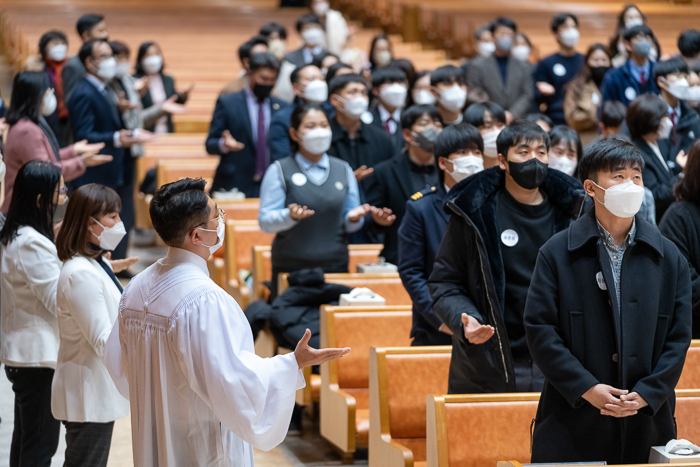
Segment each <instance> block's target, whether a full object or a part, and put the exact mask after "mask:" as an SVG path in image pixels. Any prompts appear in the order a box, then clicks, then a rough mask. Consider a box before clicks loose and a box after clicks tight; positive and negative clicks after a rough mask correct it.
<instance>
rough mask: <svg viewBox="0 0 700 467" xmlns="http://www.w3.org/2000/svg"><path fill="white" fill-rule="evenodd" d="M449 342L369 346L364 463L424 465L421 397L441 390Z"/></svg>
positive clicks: (443, 389)
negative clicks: (366, 451)
mask: <svg viewBox="0 0 700 467" xmlns="http://www.w3.org/2000/svg"><path fill="white" fill-rule="evenodd" d="M451 355H452V346H433V347H394V348H375V347H372V348H371V349H370V359H369V362H370V370H369V398H370V399H369V407H370V409H369V416H370V423H369V465H370V467H412V466H414V465H415V466H419V465H421V466H422V465H425V462H426V457H427V452H426V418H425V413H426V405H425V401H426V397H427V396H428V395H429V394H435V393H438V394H445V393H446V392H447V380H448V375H449V368H450V358H451Z"/></svg>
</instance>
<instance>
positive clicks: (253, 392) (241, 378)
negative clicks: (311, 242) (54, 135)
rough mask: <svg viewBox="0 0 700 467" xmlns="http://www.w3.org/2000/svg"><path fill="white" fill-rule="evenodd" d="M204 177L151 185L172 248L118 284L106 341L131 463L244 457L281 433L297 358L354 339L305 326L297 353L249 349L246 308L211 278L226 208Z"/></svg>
mask: <svg viewBox="0 0 700 467" xmlns="http://www.w3.org/2000/svg"><path fill="white" fill-rule="evenodd" d="M204 185H205V182H204V180H201V179H198V180H193V179H184V180H180V181H178V182H175V183H171V184H168V185H165V186H163V187H161V188H160V189H159V190H158V191H157V192H156V194H155V195H154V197H153V200H152V201H151V205H150V214H151V219H152V221H153V226H154V228H155V230H156V232H157V233H158V234H159V235H160V237H161V238H162V239H163V241H164V242H165V243H166V244H167V245H169V246H170V249H169V251H168V254H167V256H166V257H165V258H162V259H160V260H159V261H158V262H156V263H155V264H153V265H152V266H151V267H149V268H148V269H146V270H145V271H144V272H142V273H141V274H139V275H137V276H136V277H135V278H134V279H132V281H131V282H130V283H129V285H128V286H127V287H126V289H125V290H124V294H123V296H122V300H121V303H120V306H119V317H118V322H117V323H116V324H115V326H114V328H113V330H112V334H111V335H110V337H109V340H108V342H107V346H106V348H105V353H104V361H105V364H106V366H107V368H108V370H109V372H110V374H111V376H112V378H113V379H114V381H115V383H116V385H117V388H118V389H119V391H120V392H121V394H122V395H123V396H124V397H126V398H128V399H129V400H130V404H131V428H132V441H133V451H134V466H135V467H157V466H159V467H165V466H168V467H179V466H182V467H185V466H186V467H194V466H202V467H203V466H220V467H228V466H236V467H251V466H252V465H253V449H252V446H255V447H257V448H259V449H263V450H270V449H272V448H273V447H275V446H276V445H278V444H279V443H281V442H282V440H284V437H285V435H286V433H287V429H288V427H289V422H290V419H291V414H292V408H293V407H294V396H295V392H296V390H297V389H300V388H302V387H303V386H304V378H303V375H302V372H301V368H304V367H306V366H311V365H318V364H320V363H322V362H325V361H328V360H331V359H335V358H340V357H341V356H343V355H345V354H346V353H347V352H349V350H350V349H324V350H316V349H312V348H311V347H309V346H308V340H309V338H310V336H311V333H310V332H309V331H308V330H307V332H306V334H305V335H304V337H303V338H302V340H301V341H300V342H299V344H298V345H297V348H296V350H295V352H294V353H291V354H287V355H281V356H276V357H273V358H260V357H258V356H256V355H255V352H254V348H253V335H252V332H251V329H250V325H249V324H248V321H247V320H246V317H245V315H244V314H243V312H242V311H241V309H240V307H239V306H238V304H237V303H236V302H235V301H234V300H233V298H231V296H230V295H228V294H227V293H226V292H224V290H222V289H221V288H220V287H219V286H217V285H216V284H215V283H214V282H213V281H212V280H211V279H210V278H209V273H208V270H207V263H206V259H207V258H208V257H209V256H210V254H211V253H213V252H214V251H215V250H216V249H218V248H219V247H221V245H222V244H223V239H224V238H223V237H224V230H223V225H224V216H223V211H220V210H219V209H218V207H217V206H216V204H215V202H214V200H212V199H210V198H209V197H208V196H207V195H206V193H205V192H204Z"/></svg>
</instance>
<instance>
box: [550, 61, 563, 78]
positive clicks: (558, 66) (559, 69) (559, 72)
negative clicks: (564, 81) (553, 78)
mask: <svg viewBox="0 0 700 467" xmlns="http://www.w3.org/2000/svg"><path fill="white" fill-rule="evenodd" d="M552 71H553V72H554V74H555V75H557V76H564V75H565V74H566V68H564V65H562V64H561V63H557V64H556V65H554V68H552Z"/></svg>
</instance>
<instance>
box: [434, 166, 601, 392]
mask: <svg viewBox="0 0 700 467" xmlns="http://www.w3.org/2000/svg"><path fill="white" fill-rule="evenodd" d="M503 189H505V172H503V171H502V170H501V169H500V168H498V167H493V168H490V169H488V170H484V171H483V172H480V173H478V174H476V175H472V176H471V177H469V178H467V179H466V180H463V181H462V182H460V183H459V184H458V185H455V187H453V188H452V190H450V192H449V193H448V197H447V205H446V211H448V212H449V213H451V214H452V217H451V219H450V221H449V223H448V225H447V231H446V232H445V236H444V237H443V240H442V243H441V244H440V248H439V250H438V253H437V256H436V258H435V265H434V266H433V272H432V274H431V275H430V279H429V287H430V294H431V296H432V298H433V302H434V304H433V310H434V311H435V314H436V315H437V316H438V317H439V318H440V319H441V320H442V322H443V323H445V324H446V325H447V326H448V327H449V328H450V330H451V331H452V333H453V334H454V336H453V338H452V362H451V363H450V380H449V385H448V392H449V393H450V394H470V393H493V392H514V391H515V376H514V371H513V356H512V354H511V351H510V344H509V342H508V332H507V330H506V327H505V323H504V317H503V313H504V301H505V269H504V267H503V259H502V256H501V245H500V237H501V236H500V232H498V228H497V218H496V198H497V195H498V193H499V191H500V190H503ZM540 189H541V190H542V191H543V192H544V193H546V195H547V197H548V198H549V200H550V202H551V203H552V204H553V206H554V211H555V214H554V219H555V225H554V227H555V232H559V231H560V230H563V229H566V228H567V227H568V226H569V224H570V223H571V220H572V219H576V218H577V217H578V216H580V214H581V213H582V212H583V206H584V203H585V202H586V201H585V199H586V198H587V197H586V196H585V193H584V191H583V187H582V186H581V184H580V183H579V182H578V181H577V180H576V179H574V178H572V177H570V176H568V175H566V174H564V173H562V172H559V171H558V170H554V169H549V170H548V172H547V178H546V179H545V181H544V183H543V184H542V186H541V187H540ZM462 313H467V314H469V315H471V316H474V317H475V318H476V319H477V320H479V321H480V322H481V323H482V324H490V325H491V326H493V327H494V328H495V329H496V332H495V334H494V336H493V337H492V338H491V339H489V340H488V341H486V342H485V343H484V344H480V345H473V344H470V343H469V341H467V339H466V338H465V337H464V328H463V326H462V318H461V316H462Z"/></svg>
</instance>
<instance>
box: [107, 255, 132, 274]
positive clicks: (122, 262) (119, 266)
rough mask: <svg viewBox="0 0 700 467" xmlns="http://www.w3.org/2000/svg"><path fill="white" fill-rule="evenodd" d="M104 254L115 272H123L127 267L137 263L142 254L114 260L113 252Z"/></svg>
mask: <svg viewBox="0 0 700 467" xmlns="http://www.w3.org/2000/svg"><path fill="white" fill-rule="evenodd" d="M103 256H104V258H105V259H106V260H107V261H109V264H111V265H112V271H114V273H115V274H117V273H119V272H122V271H124V270H125V269H129V268H130V267H131V266H133V265H134V264H136V263H137V262H138V260H139V259H141V257H140V256H132V257H131V258H126V259H115V260H112V253H111V252H107V253H105V254H104V255H103Z"/></svg>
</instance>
